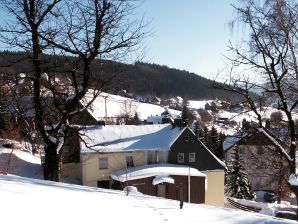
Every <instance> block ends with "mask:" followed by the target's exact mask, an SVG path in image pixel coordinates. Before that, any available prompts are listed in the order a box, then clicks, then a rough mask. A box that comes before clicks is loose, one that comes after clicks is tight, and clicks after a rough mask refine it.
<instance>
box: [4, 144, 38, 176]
mask: <svg viewBox="0 0 298 224" xmlns="http://www.w3.org/2000/svg"><path fill="white" fill-rule="evenodd" d="M1 142H2V143H5V142H6V141H1ZM0 172H8V173H9V174H13V175H18V176H22V177H30V178H37V179H42V178H43V173H42V167H41V162H40V158H39V157H38V156H34V155H32V154H31V153H30V152H28V151H25V150H24V149H23V148H21V147H20V148H18V149H11V148H5V147H4V146H2V144H0Z"/></svg>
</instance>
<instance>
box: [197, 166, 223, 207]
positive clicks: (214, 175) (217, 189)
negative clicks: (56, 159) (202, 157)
mask: <svg viewBox="0 0 298 224" xmlns="http://www.w3.org/2000/svg"><path fill="white" fill-rule="evenodd" d="M202 173H204V174H206V176H207V189H206V193H205V194H206V196H205V203H206V204H207V205H215V206H220V207H223V206H224V181H225V172H224V171H223V170H214V171H203V172H202Z"/></svg>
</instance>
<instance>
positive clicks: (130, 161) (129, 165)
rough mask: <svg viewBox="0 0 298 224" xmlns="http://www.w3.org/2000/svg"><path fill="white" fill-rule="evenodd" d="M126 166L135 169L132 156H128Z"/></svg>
mask: <svg viewBox="0 0 298 224" xmlns="http://www.w3.org/2000/svg"><path fill="white" fill-rule="evenodd" d="M126 166H127V167H133V166H134V164H133V158H132V156H126Z"/></svg>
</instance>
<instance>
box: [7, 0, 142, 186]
mask: <svg viewBox="0 0 298 224" xmlns="http://www.w3.org/2000/svg"><path fill="white" fill-rule="evenodd" d="M3 7H4V8H5V9H6V11H7V12H8V13H9V14H10V15H11V16H12V17H15V19H12V21H8V23H7V25H6V26H3V27H2V30H1V31H2V35H1V37H2V41H5V42H6V44H7V45H8V46H13V47H16V48H17V49H22V50H25V51H26V52H27V56H28V57H29V58H30V60H31V62H32V65H33V71H26V77H27V78H28V79H30V80H31V81H32V86H33V101H34V109H35V122H36V125H37V128H38V131H39V133H40V135H41V137H42V139H43V141H44V144H45V147H44V151H45V161H44V178H45V179H49V180H54V181H59V179H60V169H61V161H62V159H61V158H62V153H63V150H62V146H63V143H64V140H65V139H64V138H65V136H66V134H65V133H66V131H67V127H68V126H69V119H70V118H71V117H72V116H73V115H74V114H76V113H79V112H80V109H79V105H78V103H79V101H80V100H81V99H82V98H83V97H84V96H85V95H86V93H87V90H88V88H89V86H90V82H92V80H93V78H94V77H95V76H99V77H100V76H101V75H102V72H101V71H102V66H101V64H102V63H100V66H99V67H98V68H97V72H96V73H95V72H93V70H92V69H91V66H92V65H93V63H94V62H95V60H96V59H99V60H102V59H118V60H119V59H121V58H123V57H124V56H127V55H128V54H129V53H130V52H131V51H132V50H134V49H135V47H136V46H137V45H138V44H139V42H140V40H141V39H142V38H143V37H144V35H145V33H144V25H143V23H142V21H141V22H140V21H132V20H130V17H129V16H130V14H131V13H132V10H133V9H134V7H135V6H134V4H133V2H131V1H126V0H124V1H113V0H111V1H108V0H80V1H78V0H72V1H71V0H65V1H62V0H22V1H21V0H15V1H11V0H4V1H3ZM46 54H50V55H51V57H49V56H48V55H46ZM53 56H55V57H53ZM62 56H63V57H62ZM49 58H50V59H49ZM51 58H54V60H53V59H51ZM111 78H112V77H109V78H108V79H100V78H98V77H97V80H98V81H99V82H100V85H97V86H98V89H97V90H94V91H93V97H91V100H90V102H89V104H88V105H90V104H91V103H92V102H93V101H94V99H95V98H96V97H97V96H98V94H99V93H100V90H101V87H103V86H104V85H105V84H106V83H107V82H108V81H109V79H111ZM61 80H63V81H61ZM46 97H48V98H50V99H51V100H50V103H49V104H44V103H43V102H45V101H44V98H46ZM88 105H87V106H88ZM83 109H85V108H83Z"/></svg>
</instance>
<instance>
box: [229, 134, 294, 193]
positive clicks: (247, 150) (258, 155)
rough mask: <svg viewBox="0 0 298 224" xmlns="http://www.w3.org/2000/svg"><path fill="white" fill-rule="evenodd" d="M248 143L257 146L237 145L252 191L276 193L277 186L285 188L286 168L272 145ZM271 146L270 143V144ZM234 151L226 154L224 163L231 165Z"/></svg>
mask: <svg viewBox="0 0 298 224" xmlns="http://www.w3.org/2000/svg"><path fill="white" fill-rule="evenodd" d="M249 142H251V143H255V144H257V145H239V149H240V155H241V156H242V158H243V163H244V164H243V165H244V168H245V172H246V173H247V174H248V180H249V182H250V184H251V187H252V189H253V190H255V191H257V190H263V191H274V192H275V193H277V192H278V188H279V185H280V183H281V186H283V189H284V190H285V189H286V188H287V183H286V182H287V176H288V172H289V170H288V166H287V162H286V160H285V159H284V157H283V156H282V155H281V154H280V153H279V151H278V149H276V147H275V146H273V145H265V143H266V141H259V142H257V141H256V139H254V140H250V141H249ZM271 144H272V143H271ZM234 152H235V151H234V149H233V148H231V149H229V150H228V151H227V152H226V163H227V166H228V167H231V165H232V162H231V160H232V158H233V153H234Z"/></svg>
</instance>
